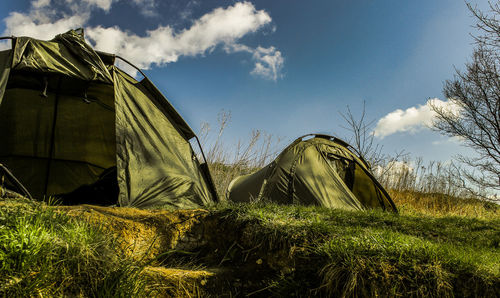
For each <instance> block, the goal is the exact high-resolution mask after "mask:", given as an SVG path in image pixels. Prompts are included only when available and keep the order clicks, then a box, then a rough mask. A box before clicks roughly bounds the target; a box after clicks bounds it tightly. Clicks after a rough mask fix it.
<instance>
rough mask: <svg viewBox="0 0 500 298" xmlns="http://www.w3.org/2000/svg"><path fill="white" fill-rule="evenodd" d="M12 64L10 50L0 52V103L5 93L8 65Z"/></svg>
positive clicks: (8, 71)
mask: <svg viewBox="0 0 500 298" xmlns="http://www.w3.org/2000/svg"><path fill="white" fill-rule="evenodd" d="M11 64H12V50H7V51H1V52H0V105H1V104H2V98H3V96H4V93H5V87H6V86H7V81H8V79H9V74H10V66H11Z"/></svg>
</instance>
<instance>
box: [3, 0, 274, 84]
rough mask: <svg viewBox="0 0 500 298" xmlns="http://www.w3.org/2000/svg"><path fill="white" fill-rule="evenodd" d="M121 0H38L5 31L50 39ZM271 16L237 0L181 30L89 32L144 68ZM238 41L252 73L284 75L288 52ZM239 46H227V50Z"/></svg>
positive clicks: (249, 29) (145, 3)
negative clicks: (249, 60) (248, 57)
mask: <svg viewBox="0 0 500 298" xmlns="http://www.w3.org/2000/svg"><path fill="white" fill-rule="evenodd" d="M116 1H118V0H81V1H75V0H52V1H51V0H34V1H33V2H32V6H31V9H30V10H29V12H27V13H19V12H13V13H11V14H9V16H8V17H7V18H5V19H4V22H5V25H6V26H5V27H6V30H5V31H4V33H3V35H16V36H23V35H26V36H32V37H35V38H39V39H51V38H53V37H54V36H55V35H57V34H59V33H62V32H66V31H68V30H70V29H75V28H79V27H85V25H86V23H87V22H88V20H89V19H90V16H91V12H92V10H93V9H101V10H104V11H109V10H110V9H111V8H112V4H113V2H116ZM54 2H57V5H59V6H60V5H62V4H65V5H66V6H65V8H66V12H64V10H60V9H55V8H54V7H52V6H51V4H54ZM132 3H134V4H135V5H137V6H140V7H141V8H142V13H143V14H154V13H156V7H157V2H156V0H132ZM193 5H194V4H193ZM59 6H58V8H59ZM68 10H69V12H68ZM82 12H83V13H82ZM271 21H272V19H271V17H270V16H269V14H268V13H267V12H265V11H264V10H257V9H256V8H255V7H254V5H253V4H252V3H250V2H237V3H235V4H234V5H232V6H229V7H226V8H222V7H220V8H216V9H214V10H213V11H211V12H209V13H206V14H205V15H203V16H202V17H200V18H199V19H197V20H194V21H193V23H192V25H191V27H189V28H186V29H183V30H180V31H176V30H174V29H173V28H172V27H171V26H158V27H157V28H156V29H154V30H148V31H146V32H145V34H144V35H138V34H135V33H132V32H130V31H125V30H122V29H121V28H119V27H117V26H114V27H103V26H96V27H86V28H85V33H86V38H87V39H88V40H89V41H90V42H91V43H92V44H93V45H94V46H95V48H96V49H98V50H101V51H105V52H110V53H115V54H117V55H119V56H122V57H124V58H126V59H127V60H129V61H131V62H132V63H134V64H136V65H137V66H138V67H140V68H149V67H151V66H152V65H157V66H163V65H165V64H167V63H172V62H176V61H177V60H178V59H179V58H180V57H182V56H197V55H204V54H206V53H210V52H211V51H213V50H214V49H215V48H216V47H217V46H223V48H224V49H228V48H232V47H233V46H234V45H238V41H239V40H240V39H241V38H242V37H244V36H245V35H247V34H250V33H253V32H256V31H258V30H260V29H262V28H263V27H264V26H266V25H268V24H270V23H271ZM238 46H241V47H242V48H246V50H245V52H248V53H250V54H252V57H253V59H254V61H255V66H254V69H253V70H252V71H251V73H252V74H254V75H258V76H261V77H264V78H266V79H271V80H276V79H278V78H279V77H280V76H281V73H280V71H281V69H282V65H283V57H282V54H281V52H280V51H279V50H277V49H276V48H275V47H272V46H271V47H268V48H264V47H261V46H259V47H257V48H255V49H252V48H250V47H247V46H245V45H238ZM238 46H236V47H238ZM235 51H236V50H233V51H228V50H226V52H227V53H230V52H235ZM238 51H241V50H238Z"/></svg>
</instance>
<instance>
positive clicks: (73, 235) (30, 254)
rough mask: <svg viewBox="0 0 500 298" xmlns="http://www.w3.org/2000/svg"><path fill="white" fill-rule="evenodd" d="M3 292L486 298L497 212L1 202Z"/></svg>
mask: <svg viewBox="0 0 500 298" xmlns="http://www.w3.org/2000/svg"><path fill="white" fill-rule="evenodd" d="M0 260H1V261H2V268H1V271H0V293H1V295H6V296H13V295H15V296H20V295H31V296H45V295H73V294H77V295H81V296H120V295H122V294H124V293H127V294H126V295H127V296H137V297H140V296H143V295H152V296H164V297H168V296H184V297H190V296H227V297H230V296H239V295H247V296H273V295H274V296H360V295H363V296H374V295H382V296H394V295H403V296H486V297H494V296H495V295H496V294H497V293H499V292H500V217H499V216H498V212H497V211H494V212H491V213H490V215H489V216H488V217H485V216H483V217H482V218H478V217H475V218H471V217H467V216H446V215H444V216H438V217H436V216H429V215H422V214H420V215H419V214H413V213H405V214H402V215H397V214H390V213H384V212H379V211H373V212H348V211H341V210H329V209H325V208H319V207H303V206H279V205H274V204H269V203H259V204H247V205H237V204H219V205H216V206H212V207H210V208H209V209H208V210H179V211H165V210H138V209H133V208H110V207H96V206H90V205H82V206H73V207H62V206H61V207H50V206H46V205H44V204H40V203H33V202H29V201H27V200H22V199H8V200H7V199H5V200H2V201H0Z"/></svg>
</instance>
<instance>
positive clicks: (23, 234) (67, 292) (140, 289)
mask: <svg viewBox="0 0 500 298" xmlns="http://www.w3.org/2000/svg"><path fill="white" fill-rule="evenodd" d="M114 240H115V239H113V238H110V237H109V236H107V235H106V234H105V233H103V232H102V231H101V230H100V229H99V228H97V227H95V226H92V225H90V224H88V223H86V222H84V221H81V220H76V219H74V218H70V217H68V216H65V215H64V214H61V213H60V212H56V209H55V208H54V207H48V206H46V205H45V204H42V203H36V202H31V201H29V200H25V199H16V200H12V199H11V200H8V199H5V200H4V199H2V200H0V264H1V267H0V296H2V297H29V296H38V297H46V296H49V297H51V296H61V295H64V296H84V297H107V296H108V297H111V296H114V297H116V296H122V297H126V296H129V295H130V296H136V297H140V296H141V295H143V294H144V289H145V287H144V282H143V280H141V279H140V278H137V276H138V274H139V272H140V271H141V269H142V268H141V267H140V266H139V264H137V263H135V264H134V263H133V262H132V261H130V260H127V259H123V258H121V257H120V256H118V255H117V254H116V253H115V250H114V243H113V242H114Z"/></svg>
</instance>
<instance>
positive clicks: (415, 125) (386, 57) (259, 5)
mask: <svg viewBox="0 0 500 298" xmlns="http://www.w3.org/2000/svg"><path fill="white" fill-rule="evenodd" d="M474 3H475V2H473V4H474ZM475 4H477V5H479V7H480V8H482V9H485V10H486V5H487V3H486V1H482V2H477V3H475ZM473 24H474V19H473V18H471V16H470V12H469V11H468V10H467V7H466V5H465V3H464V2H462V1H456V0H440V1H435V0H433V1H427V0H422V1H397V0H392V1H389V0H388V1H373V0H359V1H343V0H342V1H341V0H330V1H292V0H273V1H269V0H267V1H266V0H263V1H251V2H239V1H220V0H219V1H201V0H197V1H194V0H191V1H188V0H184V1H181V0H174V1H168V0H165V1H160V0H130V1H123V0H81V1H75V0H73V1H70V0H32V1H23V0H15V1H2V2H0V34H2V35H11V34H13V35H29V36H34V37H37V38H41V39H50V38H52V37H53V36H54V35H55V34H57V33H61V32H64V31H66V30H68V29H71V28H76V27H84V28H85V30H86V37H87V40H88V41H89V42H90V43H92V44H93V45H94V46H95V47H96V48H98V49H100V50H104V51H110V52H114V53H118V54H119V55H121V56H123V57H124V58H127V59H129V60H130V61H132V62H134V63H135V64H137V65H138V66H140V67H141V68H145V69H146V71H145V72H146V74H147V75H148V76H149V77H150V78H151V80H152V81H153V82H154V83H155V84H156V85H157V86H158V87H159V88H160V89H161V90H162V91H163V92H164V93H165V94H166V95H167V97H168V98H169V99H170V101H171V102H172V104H173V105H174V106H175V107H176V108H177V109H178V111H179V112H180V113H181V115H182V116H183V117H184V118H185V119H186V120H187V122H188V123H189V124H190V125H191V127H192V128H193V129H194V130H195V131H199V130H200V126H201V124H202V123H203V122H209V123H210V124H211V126H212V127H215V126H216V121H217V114H218V113H219V112H220V111H221V110H225V111H230V112H231V114H232V119H231V123H230V124H229V126H228V129H227V131H226V132H225V138H226V140H227V141H228V142H229V143H236V142H237V140H238V139H241V140H245V139H247V138H248V137H249V135H250V133H251V131H252V129H259V130H263V131H265V132H267V133H270V134H272V135H275V136H279V137H281V138H282V139H283V140H284V141H283V145H286V143H288V142H289V141H291V140H293V139H294V138H295V137H297V136H300V135H302V134H306V133H310V132H322V133H331V134H335V135H338V136H341V137H345V136H346V135H347V133H346V132H345V131H344V130H343V129H342V128H341V125H343V124H344V122H343V120H342V119H341V117H340V116H339V112H344V111H345V110H346V107H347V106H350V108H351V110H352V111H353V113H354V114H355V115H359V114H360V113H361V108H362V106H363V102H366V110H367V111H366V112H367V117H368V119H371V120H374V121H375V122H374V123H375V124H376V128H375V135H376V141H377V142H379V143H381V144H383V145H384V151H385V152H387V153H392V152H395V151H399V150H401V149H404V150H405V151H406V152H409V153H411V154H412V155H413V156H422V157H424V158H425V159H426V160H440V161H445V160H449V159H450V158H451V157H452V156H453V155H454V154H457V153H463V152H465V151H464V149H463V148H462V147H461V146H460V145H459V144H458V142H457V141H456V140H453V139H449V138H446V137H443V136H440V135H439V134H437V133H435V132H431V131H430V130H429V129H426V128H425V123H429V121H431V119H432V113H431V112H430V111H429V109H428V106H427V105H426V103H427V101H428V100H429V99H435V101H436V102H438V103H440V104H444V105H447V104H449V102H448V101H447V99H446V98H443V95H442V93H441V89H442V86H443V82H444V81H445V80H446V79H451V78H452V77H453V74H454V66H455V67H457V68H461V67H463V65H464V63H465V62H466V61H467V59H468V57H469V56H470V54H471V52H472V48H473V44H472V38H471V37H470V35H469V34H470V33H471V32H473V28H472V27H471V25H473ZM2 47H6V45H2Z"/></svg>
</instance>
